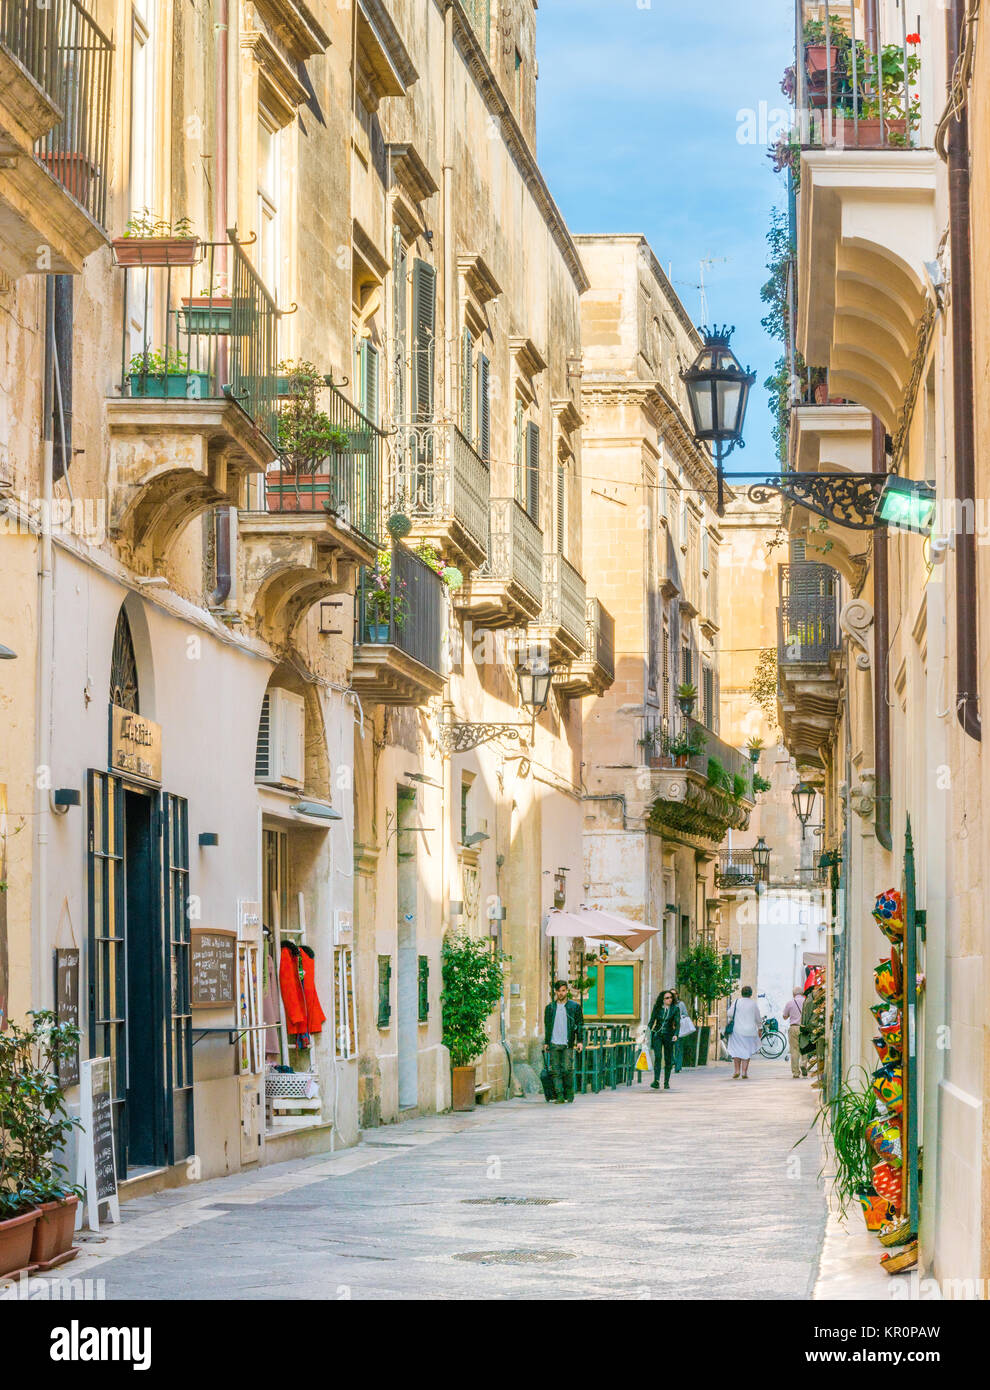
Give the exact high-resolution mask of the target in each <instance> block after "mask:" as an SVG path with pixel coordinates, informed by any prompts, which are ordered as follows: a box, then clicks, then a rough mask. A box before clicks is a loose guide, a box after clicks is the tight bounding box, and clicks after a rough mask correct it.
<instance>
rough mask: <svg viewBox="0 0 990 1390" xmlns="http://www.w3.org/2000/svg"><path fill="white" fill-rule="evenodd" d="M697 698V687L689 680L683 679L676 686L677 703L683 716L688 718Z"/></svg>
mask: <svg viewBox="0 0 990 1390" xmlns="http://www.w3.org/2000/svg"><path fill="white" fill-rule="evenodd" d="M697 698H698V687H697V686H696V685H692V684H691V682H690V681H685V682H684V683H683V684H682V685H679V686H678V687H677V703H678V705H679V706H680V710H681V714H683V715H684V716H685V718H690V716H691V714H692V713H693V711H694V703H695V701H696V700H697Z"/></svg>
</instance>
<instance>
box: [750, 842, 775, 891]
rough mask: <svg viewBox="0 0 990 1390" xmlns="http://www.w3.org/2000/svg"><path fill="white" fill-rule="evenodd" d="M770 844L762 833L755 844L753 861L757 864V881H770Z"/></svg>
mask: <svg viewBox="0 0 990 1390" xmlns="http://www.w3.org/2000/svg"><path fill="white" fill-rule="evenodd" d="M770 853H771V850H770V846H769V845H768V844H767V842H766V840H765V839H764V838H763V836H762V835H761V836H760V838H759V839H758V840H757V842H756V844H755V845H754V846H753V863H754V864H755V865H756V881H757V883H769V882H770Z"/></svg>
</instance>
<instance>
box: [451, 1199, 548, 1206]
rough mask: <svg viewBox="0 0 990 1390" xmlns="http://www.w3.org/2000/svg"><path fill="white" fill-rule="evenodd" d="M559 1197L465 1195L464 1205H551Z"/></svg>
mask: <svg viewBox="0 0 990 1390" xmlns="http://www.w3.org/2000/svg"><path fill="white" fill-rule="evenodd" d="M559 1201H560V1198H559V1197H463V1198H462V1199H461V1206H464V1207H551V1206H553V1205H554V1203H555V1202H559Z"/></svg>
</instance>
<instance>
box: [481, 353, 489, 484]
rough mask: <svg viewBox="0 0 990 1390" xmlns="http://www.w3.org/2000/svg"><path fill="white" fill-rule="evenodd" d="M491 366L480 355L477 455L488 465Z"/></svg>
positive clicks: (484, 357)
mask: <svg viewBox="0 0 990 1390" xmlns="http://www.w3.org/2000/svg"><path fill="white" fill-rule="evenodd" d="M491 366H492V364H491V363H490V362H489V360H488V358H487V357H486V356H485V355H484V353H481V354H480V355H479V357H478V453H479V454H480V455H481V457H482V458H483V459H484V461H485V463H488V462H489V461H490V459H491V451H492V403H491Z"/></svg>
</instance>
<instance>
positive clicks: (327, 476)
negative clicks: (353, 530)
mask: <svg viewBox="0 0 990 1390" xmlns="http://www.w3.org/2000/svg"><path fill="white" fill-rule="evenodd" d="M279 371H280V373H284V384H285V386H286V392H285V393H283V394H284V395H285V403H284V404H283V406H282V407H281V409H280V411H279V416H278V445H279V457H280V462H279V466H278V468H277V469H275V470H273V471H271V472H269V473H268V474H267V475H266V478H265V491H266V494H267V499H268V508H269V510H270V511H280V512H315V511H321V510H322V511H327V512H335V511H337V510H338V508H339V506H340V503H341V501H342V498H341V495H340V494H341V492H342V490H343V489H342V488H341V486H340V481H341V480H340V479H339V478H338V477H337V472H338V471H339V470H338V469H336V468H334V467H333V465H334V464H336V463H337V462H338V461H339V458H340V455H341V454H342V453H343V452H344V451H345V450H348V449H350V450H352V451H353V449H354V448H355V447H356V441H355V439H354V438H352V436H351V435H349V434H348V432H347V431H346V430H343V429H341V428H340V426H339V425H336V424H334V422H333V421H332V420H331V419H330V417H329V415H327V413H326V412H325V411H323V410H321V409H320V408H319V400H318V398H319V393H320V392H321V391H323V390H325V389H326V385H327V383H326V380H325V378H324V377H323V376H322V375H321V374H320V372H318V371H317V369H316V367H315V366H314V365H313V364H312V362H299V363H290V362H280V363H279ZM320 465H322V467H321V466H320Z"/></svg>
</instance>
